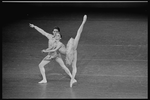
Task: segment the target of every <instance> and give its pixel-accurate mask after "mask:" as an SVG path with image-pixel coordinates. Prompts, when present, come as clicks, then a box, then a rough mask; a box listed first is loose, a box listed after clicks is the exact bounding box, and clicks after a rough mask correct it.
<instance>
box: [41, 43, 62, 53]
mask: <svg viewBox="0 0 150 100" xmlns="http://www.w3.org/2000/svg"><path fill="white" fill-rule="evenodd" d="M61 46H62V43H59V44H58V45H57V47H56V48H55V49H52V50H51V49H49V48H47V49H46V50H42V51H43V52H55V51H57V50H58V49H59V48H60V47H61Z"/></svg>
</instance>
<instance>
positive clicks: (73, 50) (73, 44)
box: [44, 15, 87, 87]
mask: <svg viewBox="0 0 150 100" xmlns="http://www.w3.org/2000/svg"><path fill="white" fill-rule="evenodd" d="M86 20H87V15H84V17H83V21H82V23H81V25H80V27H79V29H78V31H77V35H76V37H75V39H74V38H70V40H69V41H68V43H67V46H66V48H65V45H64V44H63V43H62V42H60V41H59V40H60V39H59V38H58V39H57V42H56V45H57V46H56V48H55V49H53V50H50V49H47V50H45V51H44V52H56V51H57V52H60V53H61V54H66V64H69V65H72V77H71V81H70V87H72V85H73V84H74V83H75V82H77V80H76V79H75V76H76V73H77V67H76V63H77V46H78V42H79V39H80V36H81V33H82V31H83V27H84V24H85V22H86Z"/></svg>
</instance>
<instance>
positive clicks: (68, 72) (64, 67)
mask: <svg viewBox="0 0 150 100" xmlns="http://www.w3.org/2000/svg"><path fill="white" fill-rule="evenodd" d="M56 61H57V62H58V63H59V65H60V66H61V67H62V68H63V69H64V70H65V72H66V73H67V74H68V75H69V76H70V78H72V75H71V73H70V71H69V69H68V68H67V67H66V66H65V64H64V62H63V60H62V58H59V57H57V58H56Z"/></svg>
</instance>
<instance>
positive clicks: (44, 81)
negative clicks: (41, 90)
mask: <svg viewBox="0 0 150 100" xmlns="http://www.w3.org/2000/svg"><path fill="white" fill-rule="evenodd" d="M39 83H47V81H46V80H42V81H40V82H39Z"/></svg>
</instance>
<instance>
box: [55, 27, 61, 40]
mask: <svg viewBox="0 0 150 100" xmlns="http://www.w3.org/2000/svg"><path fill="white" fill-rule="evenodd" d="M54 29H57V30H58V32H59V34H60V37H61V38H62V35H61V33H60V28H59V27H58V26H55V27H54V28H53V30H54Z"/></svg>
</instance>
